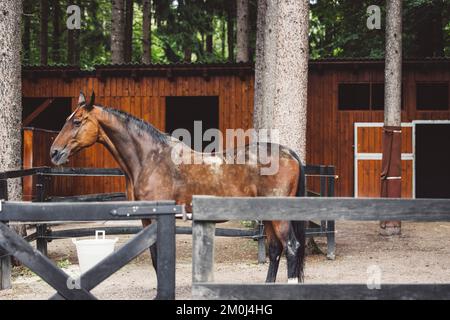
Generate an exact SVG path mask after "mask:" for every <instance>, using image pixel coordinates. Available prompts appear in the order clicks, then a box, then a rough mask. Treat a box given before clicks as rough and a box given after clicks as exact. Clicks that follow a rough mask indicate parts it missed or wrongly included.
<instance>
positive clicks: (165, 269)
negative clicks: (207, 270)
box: [156, 215, 175, 300]
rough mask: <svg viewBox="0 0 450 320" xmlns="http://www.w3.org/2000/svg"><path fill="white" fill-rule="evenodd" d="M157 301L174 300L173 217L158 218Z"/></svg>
mask: <svg viewBox="0 0 450 320" xmlns="http://www.w3.org/2000/svg"><path fill="white" fill-rule="evenodd" d="M157 230H158V238H157V242H156V248H157V252H158V253H157V256H158V260H157V277H158V290H157V292H158V293H157V296H156V299H157V300H175V215H166V216H161V217H158V222H157Z"/></svg>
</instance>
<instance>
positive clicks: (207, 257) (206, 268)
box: [192, 220, 216, 283]
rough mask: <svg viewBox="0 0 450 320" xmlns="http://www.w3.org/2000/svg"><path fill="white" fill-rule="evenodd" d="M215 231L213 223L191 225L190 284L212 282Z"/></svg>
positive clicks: (194, 223) (196, 222)
mask: <svg viewBox="0 0 450 320" xmlns="http://www.w3.org/2000/svg"><path fill="white" fill-rule="evenodd" d="M215 229H216V223H215V222H209V221H207V222H204V221H201V222H200V221H195V220H194V221H193V223H192V241H193V243H192V251H193V252H192V283H196V282H212V281H213V278H214V234H215Z"/></svg>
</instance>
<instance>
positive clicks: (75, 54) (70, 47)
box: [67, 0, 83, 66]
mask: <svg viewBox="0 0 450 320" xmlns="http://www.w3.org/2000/svg"><path fill="white" fill-rule="evenodd" d="M71 4H73V0H67V5H68V6H69V5H71ZM76 4H77V5H78V6H79V7H80V8H81V0H77V2H76ZM82 13H83V9H81V12H80V14H82ZM81 21H83V19H82V17H81ZM67 63H68V64H70V65H73V66H77V65H79V64H80V30H79V29H68V33H67Z"/></svg>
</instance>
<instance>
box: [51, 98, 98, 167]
mask: <svg viewBox="0 0 450 320" xmlns="http://www.w3.org/2000/svg"><path fill="white" fill-rule="evenodd" d="M94 100H95V95H94V93H92V97H91V101H89V103H88V102H87V101H86V98H85V96H84V94H83V93H82V92H80V97H79V99H78V106H77V108H76V109H75V111H74V112H73V113H72V114H71V115H70V116H69V117H68V118H67V120H66V123H65V124H64V126H63V128H62V129H61V131H60V132H59V134H58V136H57V137H56V139H55V141H54V142H53V144H52V147H51V148H50V158H51V160H52V162H53V163H54V164H55V165H61V164H63V163H66V162H67V161H68V158H69V157H70V156H71V155H73V154H75V153H77V152H78V151H80V150H81V149H83V148H87V147H89V146H91V145H93V144H94V143H95V142H97V140H98V136H99V124H98V121H97V119H96V118H95V116H94V115H93V112H91V111H92V110H93V109H94Z"/></svg>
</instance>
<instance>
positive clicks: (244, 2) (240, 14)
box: [236, 0, 250, 62]
mask: <svg viewBox="0 0 450 320" xmlns="http://www.w3.org/2000/svg"><path fill="white" fill-rule="evenodd" d="M248 9H249V7H248V0H237V11H236V15H237V19H236V21H237V23H236V29H237V32H236V62H247V61H248V53H249V32H250V30H249V24H248Z"/></svg>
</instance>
